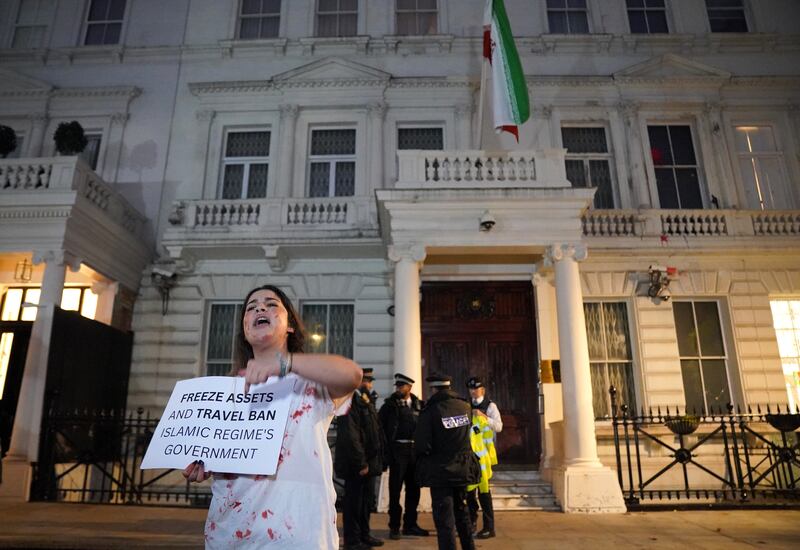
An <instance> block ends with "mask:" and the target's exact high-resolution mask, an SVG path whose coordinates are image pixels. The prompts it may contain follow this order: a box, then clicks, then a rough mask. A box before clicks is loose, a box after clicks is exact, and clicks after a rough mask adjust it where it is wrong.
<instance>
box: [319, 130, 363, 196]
mask: <svg viewBox="0 0 800 550" xmlns="http://www.w3.org/2000/svg"><path fill="white" fill-rule="evenodd" d="M355 183H356V131H355V130H354V129H350V128H337V129H313V130H311V154H310V155H309V182H308V196H309V197H350V196H353V194H355Z"/></svg>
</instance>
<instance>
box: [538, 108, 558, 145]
mask: <svg viewBox="0 0 800 550" xmlns="http://www.w3.org/2000/svg"><path fill="white" fill-rule="evenodd" d="M543 113H545V114H547V117H548V118H549V121H550V143H551V144H552V145H551V147H561V146H562V145H563V143H562V140H561V111H560V110H559V109H557V108H556V109H554V108H553V107H547V108H546V109H545V110H543Z"/></svg>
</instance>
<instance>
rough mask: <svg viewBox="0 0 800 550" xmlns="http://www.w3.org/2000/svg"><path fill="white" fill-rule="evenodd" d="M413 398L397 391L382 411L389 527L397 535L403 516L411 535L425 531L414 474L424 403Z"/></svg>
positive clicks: (404, 528)
mask: <svg viewBox="0 0 800 550" xmlns="http://www.w3.org/2000/svg"><path fill="white" fill-rule="evenodd" d="M410 398H411V405H410V406H409V405H407V404H406V401H405V400H404V399H403V398H402V397H401V396H400V394H399V393H398V392H395V393H393V394H392V395H390V396H389V397H387V398H386V399H385V400H384V402H383V406H382V407H381V410H380V412H379V413H378V416H379V417H380V421H381V426H382V427H383V434H384V436H385V438H386V454H387V457H386V459H387V460H386V462H387V463H388V464H389V530H390V531H391V532H392V534H393V535H395V536H396V535H397V534H398V532H399V530H400V518H401V516H402V519H403V531H405V532H406V533H407V534H421V531H422V530H421V529H420V528H419V526H418V525H417V506H418V505H419V485H418V484H417V481H416V478H415V475H414V470H415V464H416V460H415V458H414V430H415V429H416V427H417V418H418V417H419V413H420V411H421V410H422V405H423V403H422V401H420V400H419V398H418V397H417V396H416V395H414V394H413V393H412V394H411V395H410ZM403 484H405V487H406V498H405V514H404V513H403V507H402V506H400V491H401V489H402V487H403ZM415 531H419V532H418V533H415Z"/></svg>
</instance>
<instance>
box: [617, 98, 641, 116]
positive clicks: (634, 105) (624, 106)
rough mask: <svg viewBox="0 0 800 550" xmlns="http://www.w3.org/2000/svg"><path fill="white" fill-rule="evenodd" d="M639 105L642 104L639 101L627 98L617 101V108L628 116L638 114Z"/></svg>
mask: <svg viewBox="0 0 800 550" xmlns="http://www.w3.org/2000/svg"><path fill="white" fill-rule="evenodd" d="M639 107H640V105H639V102H638V101H630V100H627V99H626V100H623V101H620V102H619V103H617V109H618V110H619V112H620V113H622V114H623V116H625V117H626V118H631V117H634V116H636V115H637V114H638V113H639Z"/></svg>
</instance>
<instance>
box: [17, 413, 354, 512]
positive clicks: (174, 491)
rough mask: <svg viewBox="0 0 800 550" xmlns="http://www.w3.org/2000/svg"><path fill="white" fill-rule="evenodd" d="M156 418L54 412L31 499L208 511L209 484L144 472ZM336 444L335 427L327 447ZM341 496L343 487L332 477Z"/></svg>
mask: <svg viewBox="0 0 800 550" xmlns="http://www.w3.org/2000/svg"><path fill="white" fill-rule="evenodd" d="M158 420H159V419H158V418H154V417H152V416H151V415H150V413H149V412H145V411H144V409H142V408H139V409H137V410H136V412H130V411H128V412H126V411H115V410H112V411H66V412H64V411H53V410H51V411H50V412H49V413H48V416H47V418H46V421H45V425H44V426H43V431H42V439H41V445H40V452H39V462H37V463H36V464H35V465H34V472H33V480H32V484H31V499H32V500H37V501H53V502H80V503H87V504H92V503H93V504H126V505H149V506H189V507H200V508H207V507H208V505H209V503H210V502H211V487H210V484H208V483H206V484H190V483H188V482H187V481H186V480H185V479H184V478H183V476H182V475H181V472H180V471H179V470H142V469H140V465H141V463H142V459H143V458H144V453H145V451H146V450H147V446H148V445H149V444H150V440H151V439H152V437H153V433H154V432H155V429H156V427H157V426H158ZM335 441H336V427H335V422H334V424H333V425H332V426H331V430H330V431H329V433H328V445H329V446H330V447H333V445H334V444H335ZM333 481H334V486H335V488H336V490H337V494H340V495H341V494H343V491H344V487H343V485H342V483H341V481H340V480H337V479H335V478H334V480H333Z"/></svg>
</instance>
